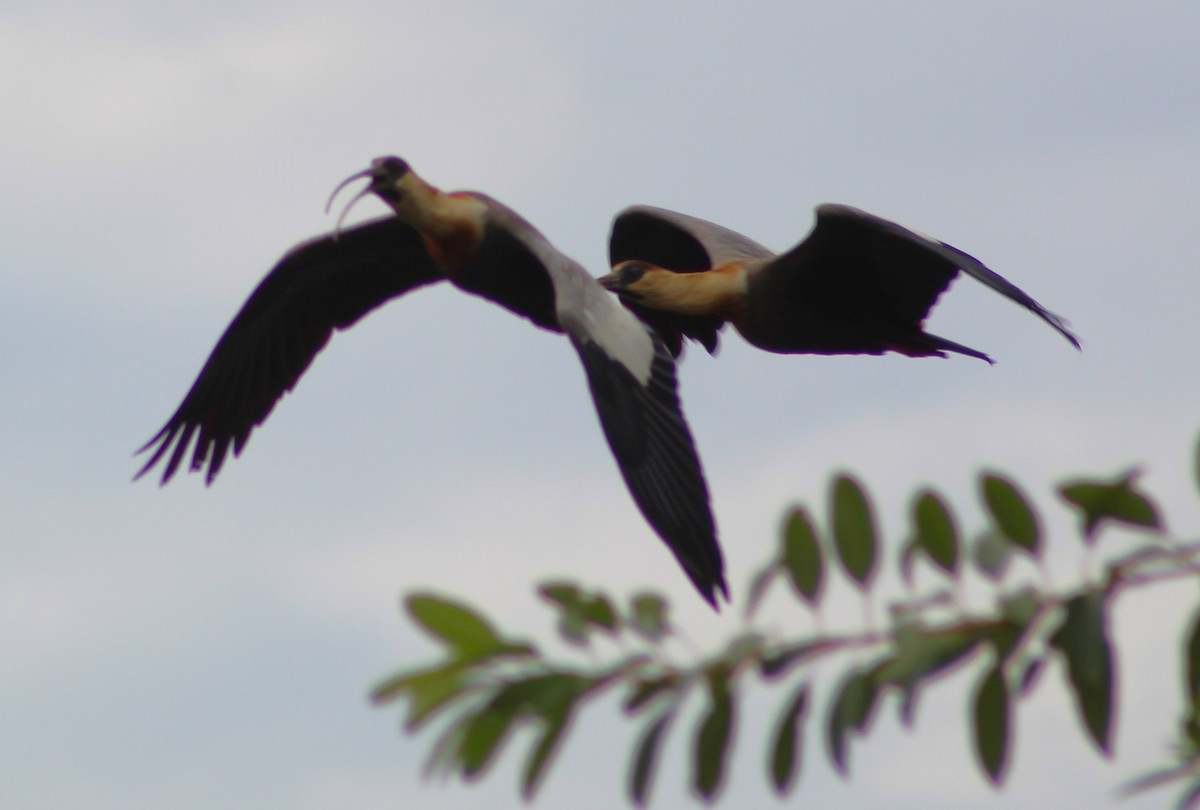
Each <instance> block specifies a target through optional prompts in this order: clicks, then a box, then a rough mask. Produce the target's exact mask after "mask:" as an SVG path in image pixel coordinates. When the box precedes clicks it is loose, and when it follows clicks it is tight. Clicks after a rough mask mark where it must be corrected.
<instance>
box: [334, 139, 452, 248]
mask: <svg viewBox="0 0 1200 810" xmlns="http://www.w3.org/2000/svg"><path fill="white" fill-rule="evenodd" d="M362 179H366V180H369V181H370V182H369V183H368V184H367V186H366V188H364V189H363V190H362V191H360V192H358V193H357V194H355V195H354V197H352V198H351V199H350V202H348V203H346V207H345V208H344V209H342V213H341V215H340V216H339V217H338V223H337V230H338V231H340V230H341V227H342V221H343V220H345V219H346V215H347V214H348V213H350V209H351V208H353V207H354V204H355V203H357V202H358V201H359V200H361V199H362V198H363V197H366V196H367V195H369V194H374V195H375V196H377V197H379V199H381V200H383V201H384V202H385V203H387V204H388V205H390V206H391V207H392V209H393V210H394V211H395V212H396V213H397V214H398V215H399V216H400V217H401V218H402V219H407V218H410V217H411V214H412V210H413V209H415V208H416V207H419V206H421V205H422V204H424V203H425V202H426V198H427V197H428V196H429V195H431V194H433V193H435V190H434V189H433V188H432V186H430V185H429V184H427V183H426V182H425V181H424V180H422V179H421V178H420V177H418V176H417V174H416V172H414V171H413V170H412V169H411V168H410V167H409V165H408V162H407V161H405V160H404V159H402V158H398V157H395V156H390V155H389V156H388V157H380V158H375V159H374V160H372V161H371V167H370V168H368V169H364V170H363V171H361V172H355V173H354V174H352V175H350V176H349V177H347V178H346V179H345V180H343V181H342V182H340V183H338V186H337V188H335V189H334V190H333V193H332V194H330V195H329V201H328V202H327V203H326V204H325V211H326V212H327V213H328V211H329V209H330V208H331V207H332V206H333V200H334V198H335V197H337V195H338V194H339V193H340V192H341V190H342V189H344V188H345V187H346V186H348V185H350V184H351V183H353V182H355V181H356V180H362Z"/></svg>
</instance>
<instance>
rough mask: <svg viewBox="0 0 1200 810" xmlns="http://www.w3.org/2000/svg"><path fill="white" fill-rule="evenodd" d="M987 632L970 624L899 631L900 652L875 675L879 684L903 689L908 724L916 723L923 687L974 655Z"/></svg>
mask: <svg viewBox="0 0 1200 810" xmlns="http://www.w3.org/2000/svg"><path fill="white" fill-rule="evenodd" d="M985 633H986V630H985V629H983V628H979V627H970V626H967V627H957V626H955V627H950V628H949V629H945V630H926V629H924V628H920V627H902V628H900V629H899V630H897V631H896V632H895V636H894V641H895V646H896V654H895V655H894V656H892V657H891V658H889V659H886V660H885V661H884V662H882V663H881V664H880V665H879V666H878V667H876V669H875V670H874V673H873V675H872V677H873V680H874V682H875V683H877V684H879V685H883V684H892V685H894V686H896V687H898V688H899V689H900V690H901V692H902V693H903V700H902V702H901V706H900V708H901V716H900V719H901V721H902V722H903V723H904V725H906V726H910V725H911V724H912V721H913V713H914V711H915V707H916V698H917V695H918V692H919V689H920V687H921V686H922V685H923V684H924V683H925V682H926V681H927V680H929V679H930V678H933V677H934V676H936V675H939V674H941V673H942V672H945V671H946V670H947V669H950V668H951V667H953V666H955V665H956V664H959V663H961V662H962V661H965V660H966V659H967V658H968V657H970V655H971V654H972V653H974V652H975V651H976V650H977V649H978V648H979V645H980V644H981V643H982V642H983V640H984V637H985Z"/></svg>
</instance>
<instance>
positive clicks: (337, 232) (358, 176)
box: [325, 167, 375, 241]
mask: <svg viewBox="0 0 1200 810" xmlns="http://www.w3.org/2000/svg"><path fill="white" fill-rule="evenodd" d="M368 177H369V178H371V182H370V183H369V184H367V187H366V188H364V189H363V190H362V191H360V192H358V193H357V194H355V195H354V196H353V197H351V198H350V202H348V203H346V207H345V208H343V209H342V213H341V214H339V215H338V218H337V224H336V225H334V226H333V239H334V241H337V238H338V237H339V236H341V234H342V223H343V222H345V221H346V215H347V214H349V213H350V209H351V208H353V207H354V204H355V203H357V202H358V201H359V200H361V199H362V198H363V197H366V196H367V195H368V194H370V193H371V191H372V190H373V189H374V187H375V173H374V167H372V168H371V169H363V170H362V171H361V172H355V173H354V174H352V175H350V176H349V177H347V178H346V179H345V180H343V181H342V182H340V183H338V184H337V188H335V189H334V190H333V193H332V194H330V195H329V200H328V201H326V203H325V213H326V214H328V213H329V209H330V208H332V207H333V201H334V199H335V198H336V197H337V195H338V194H339V193H340V192H341V190H342V189H344V188H345V187H346V186H348V185H350V184H351V183H353V182H355V181H356V180H362V179H363V178H368Z"/></svg>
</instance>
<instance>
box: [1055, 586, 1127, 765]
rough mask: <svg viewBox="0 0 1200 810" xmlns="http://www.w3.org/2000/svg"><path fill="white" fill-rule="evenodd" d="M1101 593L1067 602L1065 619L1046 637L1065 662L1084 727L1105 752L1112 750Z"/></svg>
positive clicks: (1108, 652) (1109, 665) (1109, 660)
mask: <svg viewBox="0 0 1200 810" xmlns="http://www.w3.org/2000/svg"><path fill="white" fill-rule="evenodd" d="M1104 596H1105V595H1104V594H1103V593H1100V592H1089V593H1085V594H1082V595H1080V596H1077V597H1075V598H1074V599H1072V600H1071V601H1069V602H1067V605H1066V609H1067V615H1066V619H1065V620H1064V621H1063V623H1062V626H1061V627H1059V628H1058V630H1057V631H1055V633H1054V635H1053V636H1051V637H1050V645H1051V646H1052V647H1054V648H1055V649H1057V650H1059V651H1060V652H1061V653H1062V654H1063V656H1064V658H1065V659H1066V664H1067V680H1068V683H1069V685H1070V687H1071V692H1072V694H1073V695H1074V697H1075V706H1076V708H1077V709H1078V710H1079V714H1080V716H1081V717H1082V719H1083V723H1084V727H1085V728H1086V729H1087V732H1088V734H1089V736H1090V737H1091V738H1092V740H1093V741H1094V742H1095V743H1096V745H1097V747H1099V749H1100V750H1101V752H1103V753H1104V754H1105V755H1108V754H1110V753H1111V752H1112V748H1111V746H1112V715H1113V699H1114V695H1113V655H1112V645H1111V644H1110V642H1109V638H1108V617H1107V615H1106V612H1105V608H1106V605H1105V604H1104Z"/></svg>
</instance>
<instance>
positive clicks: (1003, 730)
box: [971, 662, 1012, 785]
mask: <svg viewBox="0 0 1200 810" xmlns="http://www.w3.org/2000/svg"><path fill="white" fill-rule="evenodd" d="M971 717H972V719H973V720H974V723H973V725H974V732H975V734H974V737H975V754H976V756H978V757H979V764H980V767H982V768H983V771H984V773H986V774H987V776H988V779H990V780H992V784H994V785H999V784H1000V783H1001V782H1002V781H1004V773H1005V770H1006V768H1007V766H1008V754H1009V742H1010V739H1011V737H1012V735H1011V733H1010V727H1011V724H1012V718H1011V709H1010V705H1009V698H1008V688H1007V687H1006V686H1005V683H1004V667H1003V665H1002V664H1001V663H1000V662H997V664H996V665H995V666H994V667H992V668H991V669H990V670H989V671H988V673H987V675H985V676H984V677H983V680H982V681H980V683H979V687H978V688H977V689H976V690H975V697H974V700H973V701H972V713H971Z"/></svg>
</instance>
